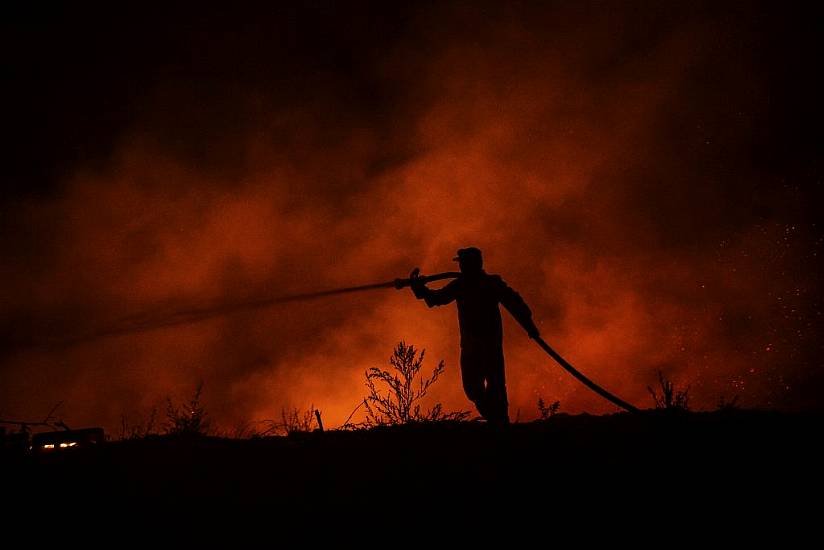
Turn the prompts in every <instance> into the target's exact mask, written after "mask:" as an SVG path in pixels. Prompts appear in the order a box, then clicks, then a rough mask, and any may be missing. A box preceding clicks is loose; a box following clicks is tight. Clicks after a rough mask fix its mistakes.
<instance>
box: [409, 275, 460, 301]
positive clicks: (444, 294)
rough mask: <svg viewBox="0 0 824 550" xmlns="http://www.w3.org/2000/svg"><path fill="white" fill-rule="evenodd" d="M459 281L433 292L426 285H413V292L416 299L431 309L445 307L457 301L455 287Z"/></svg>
mask: <svg viewBox="0 0 824 550" xmlns="http://www.w3.org/2000/svg"><path fill="white" fill-rule="evenodd" d="M456 284H457V281H452V282H450V283H449V284H448V285H446V286H445V287H443V288H439V289H437V290H432V289H431V288H427V287H426V285H425V284H419V283H416V284H412V292H413V293H414V294H415V298H417V299H419V300H423V301H424V302H426V305H427V306H429V307H435V306H445V305H446V304H448V303H450V302H452V301H453V300H454V299H455V287H456Z"/></svg>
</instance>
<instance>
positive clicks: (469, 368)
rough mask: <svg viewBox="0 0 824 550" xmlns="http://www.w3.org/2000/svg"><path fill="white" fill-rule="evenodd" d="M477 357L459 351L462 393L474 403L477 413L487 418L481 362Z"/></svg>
mask: <svg viewBox="0 0 824 550" xmlns="http://www.w3.org/2000/svg"><path fill="white" fill-rule="evenodd" d="M479 359H480V358H479V357H478V356H477V355H476V354H472V353H468V352H466V351H463V350H462V351H461V382H463V389H464V393H465V394H466V396H467V397H468V398H469V400H470V401H472V402H473V403H475V408H476V409H478V413H479V414H480V415H481V416H483V417H484V418H487V419H488V417H487V415H488V410H487V406H486V389H485V388H484V371H483V363H482V361H480V360H479Z"/></svg>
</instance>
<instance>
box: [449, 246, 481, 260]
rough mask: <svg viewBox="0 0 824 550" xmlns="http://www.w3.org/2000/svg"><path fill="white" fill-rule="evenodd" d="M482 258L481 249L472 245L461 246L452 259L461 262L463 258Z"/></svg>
mask: <svg viewBox="0 0 824 550" xmlns="http://www.w3.org/2000/svg"><path fill="white" fill-rule="evenodd" d="M471 259H476V260H480V259H481V249H480V248H475V247H474V246H470V247H469V248H461V249H459V250H458V255H457V256H455V257H454V258H452V261H455V262H459V261H461V260H471Z"/></svg>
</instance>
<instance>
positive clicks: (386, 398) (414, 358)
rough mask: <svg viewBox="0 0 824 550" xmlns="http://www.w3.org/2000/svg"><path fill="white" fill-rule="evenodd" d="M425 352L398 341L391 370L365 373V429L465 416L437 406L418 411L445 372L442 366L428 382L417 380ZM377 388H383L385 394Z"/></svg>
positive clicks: (436, 368) (391, 362)
mask: <svg viewBox="0 0 824 550" xmlns="http://www.w3.org/2000/svg"><path fill="white" fill-rule="evenodd" d="M425 353H426V350H421V351H420V353H418V351H417V350H416V349H415V347H414V346H411V345H407V344H406V342H404V341H401V342H399V343H398V345H397V346H395V349H394V351H393V352H392V357H390V358H389V364H390V365H391V366H392V369H393V370H391V371H390V370H382V369H379V368H377V367H372V368H370V369H369V370H367V371H366V387H367V388H368V389H369V395H368V396H366V399H365V400H364V405H365V407H366V421H365V422H364V424H365V425H366V426H367V427H372V426H382V425H398V424H408V423H410V422H432V421H442V420H464V419H465V418H467V417H468V416H469V413H468V412H466V411H460V412H450V413H445V412H443V407H442V406H441V404H440V403H436V404H435V405H434V406H433V407H432V408H430V409H428V410H423V409H421V405H420V403H419V401H420V400H422V399H423V398H424V397H425V396H426V394H427V392H428V391H429V388H430V387H431V386H432V384H434V383H435V382H437V380H438V378H439V377H440V376H441V374H443V372H444V370H445V368H446V367H445V366H444V362H443V361H441V362H439V363H438V366H437V367H435V369H434V370H433V371H432V375H431V376H430V377H429V378H424V377H423V376H420V377H419V374H420V372H421V368H422V367H423V359H424V355H425ZM416 379H417V380H416ZM378 384H382V385H385V386H386V390H385V393H382V392H381V390H380V389H379V388H378Z"/></svg>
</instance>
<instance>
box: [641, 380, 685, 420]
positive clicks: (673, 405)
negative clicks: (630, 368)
mask: <svg viewBox="0 0 824 550" xmlns="http://www.w3.org/2000/svg"><path fill="white" fill-rule="evenodd" d="M658 383H659V384H660V386H661V393H660V395H659V394H658V393H657V392H656V391H655V390H654V389H652V388H651V387H650V386H647V391H648V392H649V393H650V395H651V396H652V400H653V401H654V402H655V408H656V409H663V410H678V411H688V410H690V407H689V392H690V388H689V386H687V387H686V388H684V389H683V390H679V389H678V388H676V387H675V386H674V385H673V383H672V382H671V381H670V380H669V379H667V378H665V377H664V373H663V372H661V371H660V370H659V371H658Z"/></svg>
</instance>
